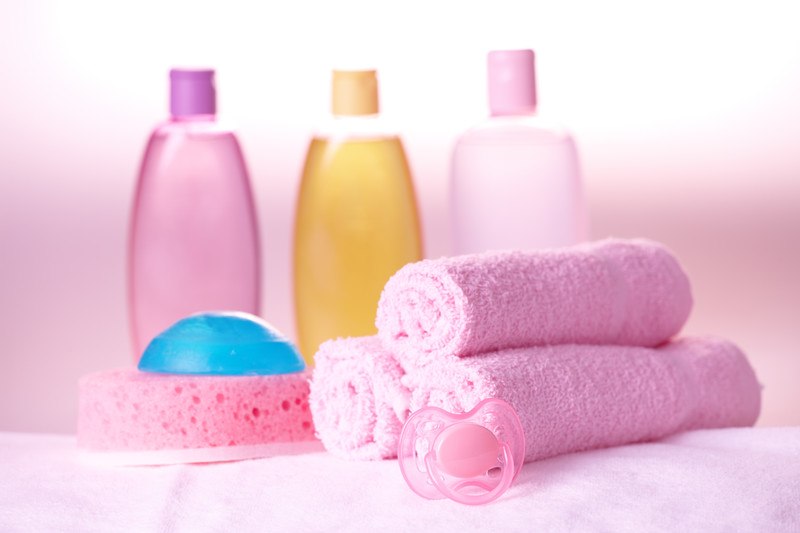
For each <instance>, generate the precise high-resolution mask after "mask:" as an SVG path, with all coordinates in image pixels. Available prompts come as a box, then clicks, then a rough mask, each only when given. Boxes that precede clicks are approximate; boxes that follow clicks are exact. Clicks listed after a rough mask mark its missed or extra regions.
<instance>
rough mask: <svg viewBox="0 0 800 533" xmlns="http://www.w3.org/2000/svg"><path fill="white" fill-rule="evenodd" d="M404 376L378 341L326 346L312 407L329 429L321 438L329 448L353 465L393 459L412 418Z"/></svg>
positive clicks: (317, 361) (369, 339) (319, 361)
mask: <svg viewBox="0 0 800 533" xmlns="http://www.w3.org/2000/svg"><path fill="white" fill-rule="evenodd" d="M403 374H404V372H403V370H402V369H401V368H400V365H399V364H398V363H397V361H395V359H394V358H393V357H391V356H389V355H388V353H387V352H386V351H385V350H383V348H382V347H381V343H380V341H379V340H378V337H376V336H371V337H353V338H347V339H338V340H334V341H327V342H324V343H322V345H321V346H320V347H319V351H318V352H317V355H316V356H315V358H314V376H315V378H314V379H313V380H312V382H311V391H312V392H311V393H310V395H309V400H308V402H309V406H310V407H311V411H312V416H313V417H314V420H315V421H317V422H318V423H320V424H322V425H323V426H325V429H324V430H322V431H318V433H317V435H318V436H322V435H324V437H323V438H322V439H321V440H322V441H323V444H324V445H325V448H327V449H328V450H329V451H331V452H333V453H334V454H336V455H341V456H345V457H348V458H351V459H371V460H374V459H382V458H385V457H394V456H395V455H396V453H397V438H398V436H399V435H400V430H401V429H402V427H403V422H404V421H405V419H406V417H407V416H408V399H409V392H408V390H407V389H406V388H405V387H403V386H402V385H401V384H400V378H401V377H402V376H403ZM339 452H341V453H339Z"/></svg>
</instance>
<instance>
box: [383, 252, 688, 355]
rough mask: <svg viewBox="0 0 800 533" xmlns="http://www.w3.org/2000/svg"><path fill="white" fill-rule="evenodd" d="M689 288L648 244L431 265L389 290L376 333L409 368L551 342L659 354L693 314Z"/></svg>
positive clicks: (396, 279)
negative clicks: (627, 347) (651, 348)
mask: <svg viewBox="0 0 800 533" xmlns="http://www.w3.org/2000/svg"><path fill="white" fill-rule="evenodd" d="M691 306H692V296H691V291H690V287H689V280H688V278H687V277H686V274H685V273H684V271H683V270H682V269H681V267H680V265H679V264H678V262H677V261H676V259H675V257H673V255H672V254H671V253H670V252H669V251H668V250H667V249H666V248H665V247H664V246H662V245H660V244H658V243H655V242H651V241H647V240H641V239H637V240H618V239H608V240H604V241H599V242H596V243H590V244H583V245H579V246H574V247H570V248H561V249H552V250H543V251H538V252H518V251H515V252H493V253H485V254H476V255H465V256H460V257H448V258H442V259H436V260H424V261H420V262H418V263H412V264H409V265H406V266H404V267H403V268H401V269H400V270H399V271H398V272H397V273H396V274H395V275H394V276H392V278H391V279H390V280H389V281H388V282H387V284H386V287H385V288H384V290H383V293H382V294H381V298H380V303H379V305H378V314H377V319H376V325H377V327H378V331H379V333H378V334H379V336H380V338H381V340H382V341H383V343H384V344H385V345H386V346H387V347H389V348H390V349H391V350H392V351H393V352H394V353H395V354H396V355H397V357H398V359H399V360H400V362H401V363H402V364H403V366H404V367H407V368H408V367H411V366H417V367H418V366H422V365H425V364H428V363H430V362H432V361H434V360H436V359H438V358H441V357H447V356H452V355H456V356H467V355H473V354H477V353H482V352H487V351H493V350H500V349H504V348H517V347H523V346H534V345H544V344H618V345H630V346H657V345H658V344H661V343H662V342H664V341H666V340H668V339H669V338H670V337H672V336H673V335H674V334H676V333H677V332H678V331H679V330H680V329H681V327H682V326H683V324H684V323H685V322H686V319H687V317H688V316H689V311H690V309H691Z"/></svg>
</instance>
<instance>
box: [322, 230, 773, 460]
mask: <svg viewBox="0 0 800 533" xmlns="http://www.w3.org/2000/svg"><path fill="white" fill-rule="evenodd" d="M690 308H691V293H690V289H689V282H688V279H687V278H686V275H685V274H684V273H683V271H682V269H681V268H680V266H679V265H678V263H677V261H676V260H675V259H674V257H673V256H672V255H671V254H670V253H669V252H668V251H667V250H666V249H665V248H664V247H663V246H660V245H658V244H656V243H652V242H649V241H641V240H637V241H620V240H607V241H601V242H599V243H595V244H592V245H582V246H577V247H573V248H568V249H563V250H550V251H542V252H531V253H519V252H510V253H493V254H491V253H490V254H479V255H472V256H463V257H460V258H445V259H440V260H436V261H422V262H420V263H415V264H412V265H407V266H406V267H404V268H403V269H401V270H400V271H399V272H398V273H397V274H396V275H395V276H394V277H393V278H392V279H391V280H390V281H389V282H388V283H387V285H386V288H385V289H384V292H383V295H382V297H381V302H380V305H379V311H378V318H377V324H378V327H379V333H378V336H373V337H360V338H350V339H338V340H335V341H328V342H326V343H324V344H323V345H322V346H321V347H320V350H319V352H318V353H317V355H316V356H315V362H316V369H315V370H314V376H313V379H312V382H311V394H310V400H309V402H310V406H311V410H312V414H313V416H314V424H315V427H316V429H317V432H318V436H319V437H320V439H321V440H322V442H323V444H324V445H325V446H326V448H327V449H328V450H329V451H331V452H332V453H335V454H337V455H340V456H344V457H348V458H359V459H381V458H389V457H395V456H396V447H397V439H398V437H399V434H400V429H401V427H402V424H403V422H404V421H405V419H406V418H407V416H408V414H409V413H410V412H413V411H415V410H417V409H419V408H422V407H424V406H426V405H433V406H437V407H441V408H443V409H446V410H448V411H451V412H465V411H468V410H470V409H472V408H473V407H474V406H475V405H476V404H477V403H478V402H479V401H481V400H483V399H485V398H490V397H494V398H501V399H503V400H505V401H507V402H509V403H510V404H511V405H512V406H513V407H514V408H515V409H516V411H517V413H518V415H519V416H520V419H521V421H522V424H523V428H524V430H525V436H526V456H525V459H526V460H528V461H530V460H536V459H542V458H545V457H550V456H553V455H558V454H562V453H570V452H575V451H580V450H587V449H592V448H600V447H606V446H614V445H620V444H626V443H632V442H641V441H646V440H652V439H657V438H660V437H664V436H667V435H670V434H672V433H676V432H679V431H684V430H688V429H700V428H717V427H729V426H747V425H752V424H753V423H754V422H755V420H756V418H757V416H758V412H759V409H760V394H761V393H760V387H759V384H758V382H757V380H756V377H755V374H754V372H753V369H752V368H751V367H750V365H749V363H748V362H747V359H746V358H745V356H744V355H743V354H742V352H741V351H740V350H739V349H738V348H737V347H736V346H734V345H733V344H731V343H729V342H727V341H724V340H721V339H712V338H688V339H683V340H678V341H672V342H666V343H665V341H668V339H669V338H670V337H671V336H672V335H674V334H675V333H677V332H678V331H679V330H680V328H681V327H682V326H683V324H684V322H685V320H686V318H687V316H688V313H689V310H690ZM656 345H658V346H657V347H656Z"/></svg>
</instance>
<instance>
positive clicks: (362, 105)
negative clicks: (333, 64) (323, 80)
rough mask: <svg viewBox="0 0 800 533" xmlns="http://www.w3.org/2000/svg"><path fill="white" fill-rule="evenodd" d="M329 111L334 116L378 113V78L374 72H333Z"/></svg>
mask: <svg viewBox="0 0 800 533" xmlns="http://www.w3.org/2000/svg"><path fill="white" fill-rule="evenodd" d="M331 104H332V105H331V109H332V111H333V114H334V115H374V114H376V113H377V112H378V78H377V74H376V72H375V71H374V70H334V71H333V92H332V100H331Z"/></svg>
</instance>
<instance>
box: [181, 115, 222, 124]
mask: <svg viewBox="0 0 800 533" xmlns="http://www.w3.org/2000/svg"><path fill="white" fill-rule="evenodd" d="M216 120H217V115H214V114H208V115H170V122H216Z"/></svg>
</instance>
